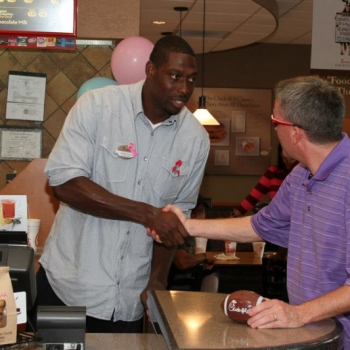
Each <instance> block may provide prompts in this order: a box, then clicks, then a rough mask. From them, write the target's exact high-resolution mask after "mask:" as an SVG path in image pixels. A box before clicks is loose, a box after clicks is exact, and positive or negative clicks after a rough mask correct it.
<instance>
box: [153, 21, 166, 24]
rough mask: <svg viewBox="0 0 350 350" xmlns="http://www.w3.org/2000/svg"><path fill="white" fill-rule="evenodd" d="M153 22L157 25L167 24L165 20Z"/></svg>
mask: <svg viewBox="0 0 350 350" xmlns="http://www.w3.org/2000/svg"><path fill="white" fill-rule="evenodd" d="M152 23H153V24H157V25H163V24H165V23H166V22H165V21H153V22H152Z"/></svg>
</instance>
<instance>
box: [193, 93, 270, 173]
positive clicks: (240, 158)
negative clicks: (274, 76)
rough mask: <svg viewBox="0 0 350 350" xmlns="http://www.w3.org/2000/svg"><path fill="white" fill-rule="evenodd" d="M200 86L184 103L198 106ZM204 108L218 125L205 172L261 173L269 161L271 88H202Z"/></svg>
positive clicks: (211, 133) (213, 131) (211, 134)
mask: <svg viewBox="0 0 350 350" xmlns="http://www.w3.org/2000/svg"><path fill="white" fill-rule="evenodd" d="M201 92H202V90H201V88H196V89H195V91H194V93H193V95H192V97H191V99H190V100H189V102H188V103H187V107H188V108H189V110H190V111H192V112H194V111H195V110H196V109H197V101H198V100H199V96H200V95H201ZM204 95H205V96H206V101H207V108H208V110H209V111H210V113H211V114H212V115H213V116H214V117H215V118H216V119H217V120H218V121H219V123H220V125H219V126H205V128H206V130H207V131H208V133H209V137H210V146H211V147H210V153H209V158H208V162H207V165H206V168H205V174H206V175H261V174H263V173H264V172H265V171H266V169H267V168H268V167H269V166H270V162H271V159H270V158H271V157H270V155H271V129H272V128H271V118H270V117H271V111H272V91H271V89H236V88H205V89H204Z"/></svg>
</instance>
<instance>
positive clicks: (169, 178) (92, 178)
mask: <svg viewBox="0 0 350 350" xmlns="http://www.w3.org/2000/svg"><path fill="white" fill-rule="evenodd" d="M145 71H146V79H145V80H144V81H140V82H138V83H135V84H130V85H119V86H107V87H104V88H101V89H94V90H90V91H87V92H85V93H84V94H83V95H82V96H81V97H80V98H79V100H78V101H77V103H76V104H75V105H74V106H73V108H72V109H71V111H70V113H69V115H68V116H67V119H66V121H65V124H64V126H63V129H62V131H61V134H60V136H59V138H58V140H57V142H56V144H55V147H54V149H53V150H52V152H51V155H50V157H49V159H48V162H47V165H46V168H45V174H46V176H47V177H48V179H49V182H50V185H51V186H52V190H53V193H54V195H55V197H56V198H57V199H59V200H60V201H61V205H60V208H59V210H58V213H57V215H56V218H55V221H54V224H53V226H52V229H51V232H50V235H49V237H48V239H47V241H46V244H45V247H44V251H43V254H42V257H41V259H40V264H41V267H40V269H39V271H38V274H37V286H38V299H37V302H38V305H69V306H86V308H87V321H86V322H87V324H86V328H87V332H94V333H119V332H123V333H138V332H142V325H143V320H142V318H143V315H144V307H145V301H146V291H147V290H149V289H166V283H167V276H168V272H169V268H170V265H171V262H172V260H173V255H174V253H175V250H176V246H177V245H178V244H183V243H184V240H185V239H187V238H188V233H187V231H186V230H185V228H184V226H183V225H182V223H181V222H180V221H179V219H178V217H177V216H176V215H175V214H174V213H165V212H163V211H162V209H161V208H163V207H164V206H165V205H167V204H168V203H173V204H176V205H178V206H179V207H180V208H181V210H182V211H183V212H184V213H185V215H188V216H189V215H190V211H191V209H192V208H194V207H195V205H196V202H197V197H198V192H199V187H200V184H201V182H202V178H203V174H204V167H205V164H206V160H207V157H208V152H209V147H210V143H209V137H208V134H207V132H206V131H205V129H204V128H203V127H202V126H201V125H200V123H199V122H198V121H197V119H196V118H195V117H194V116H193V115H192V113H191V112H190V111H189V110H188V109H187V108H186V107H185V104H186V103H187V101H188V100H189V98H190V96H191V95H192V92H193V90H194V87H195V80H196V76H197V63H196V58H195V53H194V52H193V50H192V48H191V47H190V46H189V44H188V43H187V42H186V41H185V40H184V39H182V38H180V37H178V36H173V35H172V36H166V37H163V38H161V39H160V40H158V41H157V43H156V44H155V46H154V48H153V51H152V53H151V55H150V59H149V61H148V62H147V63H146V67H145ZM146 227H151V228H153V229H156V230H157V232H159V235H160V236H161V237H162V241H163V244H156V243H155V244H154V241H153V238H152V237H151V236H149V235H148V234H147V231H146Z"/></svg>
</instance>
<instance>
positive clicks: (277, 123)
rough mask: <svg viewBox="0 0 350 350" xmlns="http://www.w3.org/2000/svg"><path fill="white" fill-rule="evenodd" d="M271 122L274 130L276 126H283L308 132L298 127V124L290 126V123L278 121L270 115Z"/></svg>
mask: <svg viewBox="0 0 350 350" xmlns="http://www.w3.org/2000/svg"><path fill="white" fill-rule="evenodd" d="M271 122H272V125H273V127H274V128H276V127H277V126H278V125H283V126H296V127H298V128H300V129H303V130H305V131H308V130H307V129H306V128H304V127H303V126H301V125H298V124H292V123H289V122H284V121H282V120H278V119H276V118H274V117H273V115H271Z"/></svg>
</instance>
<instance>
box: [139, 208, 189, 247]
mask: <svg viewBox="0 0 350 350" xmlns="http://www.w3.org/2000/svg"><path fill="white" fill-rule="evenodd" d="M188 221H189V220H188V219H187V218H186V216H185V215H184V213H183V212H182V211H181V210H180V209H179V208H178V207H176V206H173V205H171V204H169V205H167V206H166V207H165V208H162V209H155V211H153V212H152V216H151V217H150V218H149V219H148V220H147V224H146V227H147V234H148V235H150V236H152V237H153V239H154V240H155V241H156V242H158V243H162V244H164V245H165V246H167V247H171V246H175V245H179V244H183V243H184V241H185V240H186V239H188V238H189V237H190V234H189V233H188V228H187V227H186V223H187V222H188Z"/></svg>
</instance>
